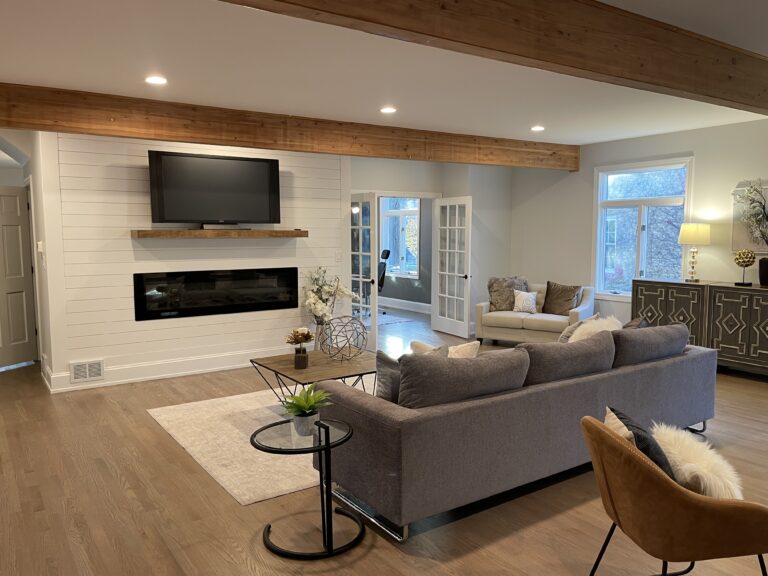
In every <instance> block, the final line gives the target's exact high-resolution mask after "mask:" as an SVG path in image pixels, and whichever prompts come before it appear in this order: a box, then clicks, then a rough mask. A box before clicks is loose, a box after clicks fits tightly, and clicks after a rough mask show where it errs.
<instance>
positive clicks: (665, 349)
mask: <svg viewBox="0 0 768 576" xmlns="http://www.w3.org/2000/svg"><path fill="white" fill-rule="evenodd" d="M611 334H612V335H613V341H614V344H615V346H616V355H615V357H614V359H613V367H614V368H619V367H620V366H629V365H630V364H640V363H642V362H651V361H652V360H660V359H661V358H668V357H670V356H677V355H678V354H682V353H683V350H685V347H686V346H687V345H688V337H689V332H688V326H686V325H685V324H670V325H669V326H650V327H648V328H643V329H642V330H633V329H624V330H614V331H613V332H611Z"/></svg>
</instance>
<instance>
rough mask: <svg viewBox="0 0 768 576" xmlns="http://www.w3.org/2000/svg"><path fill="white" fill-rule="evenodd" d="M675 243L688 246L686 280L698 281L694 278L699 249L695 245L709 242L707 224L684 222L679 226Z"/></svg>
mask: <svg viewBox="0 0 768 576" xmlns="http://www.w3.org/2000/svg"><path fill="white" fill-rule="evenodd" d="M677 243H678V244H680V245H681V246H690V248H689V249H688V253H689V258H688V278H686V279H685V281H686V282H698V281H699V279H698V278H696V256H697V255H698V253H699V249H698V248H697V247H696V246H706V245H708V244H709V224H696V223H693V222H686V223H684V224H683V225H682V226H680V235H679V236H678V237H677Z"/></svg>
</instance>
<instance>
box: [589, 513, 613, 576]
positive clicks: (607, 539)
mask: <svg viewBox="0 0 768 576" xmlns="http://www.w3.org/2000/svg"><path fill="white" fill-rule="evenodd" d="M615 531H616V523H615V522H614V523H613V524H611V529H610V530H608V535H607V536H606V537H605V541H604V542H603V546H602V547H601V548H600V552H599V553H598V555H597V560H595V564H594V566H592V571H591V572H590V573H589V576H595V574H596V573H597V568H598V567H599V566H600V562H601V561H602V559H603V555H604V554H605V551H606V550H607V549H608V544H610V542H611V538H613V533H614V532H615Z"/></svg>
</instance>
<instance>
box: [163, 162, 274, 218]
mask: <svg viewBox="0 0 768 576" xmlns="http://www.w3.org/2000/svg"><path fill="white" fill-rule="evenodd" d="M149 181H150V189H151V192H152V222H178V223H185V222H189V223H199V224H240V223H244V224H245V223H248V224H266V223H277V222H280V172H279V166H278V161H277V160H268V159H264V158H236V157H229V156H203V155H197V154H181V153H178V152H160V151H157V150H150V151H149Z"/></svg>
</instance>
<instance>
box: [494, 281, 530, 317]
mask: <svg viewBox="0 0 768 576" xmlns="http://www.w3.org/2000/svg"><path fill="white" fill-rule="evenodd" d="M515 290H523V291H527V290H528V280H526V279H525V278H523V277H522V276H511V277H509V278H496V277H493V278H491V279H490V280H488V300H489V304H490V306H489V309H490V311H491V312H495V311H501V310H512V309H513V308H514V307H515Z"/></svg>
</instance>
